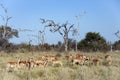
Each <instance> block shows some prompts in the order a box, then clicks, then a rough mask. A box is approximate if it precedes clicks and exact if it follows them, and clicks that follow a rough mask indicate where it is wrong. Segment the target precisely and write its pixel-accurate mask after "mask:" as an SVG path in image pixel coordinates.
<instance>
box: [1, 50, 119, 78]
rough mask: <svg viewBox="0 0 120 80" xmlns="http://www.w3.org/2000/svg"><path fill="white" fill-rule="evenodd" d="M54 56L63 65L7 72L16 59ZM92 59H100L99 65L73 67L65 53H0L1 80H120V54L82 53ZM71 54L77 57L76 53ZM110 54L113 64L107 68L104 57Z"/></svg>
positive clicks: (89, 64)
mask: <svg viewBox="0 0 120 80" xmlns="http://www.w3.org/2000/svg"><path fill="white" fill-rule="evenodd" d="M46 53H47V54H49V53H50V54H53V55H55V56H57V57H59V59H60V60H61V61H62V63H63V65H62V66H60V65H55V66H52V65H51V64H49V65H47V66H46V67H43V66H39V67H34V68H31V69H27V68H20V69H17V70H11V71H7V70H6V64H7V62H9V61H17V58H16V57H19V58H21V59H22V60H28V59H29V58H33V59H36V58H39V57H41V56H43V55H44V54H46ZM78 53H80V54H83V55H86V56H88V57H90V58H98V59H99V60H100V63H99V65H97V66H95V65H92V64H91V62H88V64H86V65H71V62H70V61H67V60H66V59H65V55H66V54H64V53H58V52H34V53H9V54H7V53H2V52H1V53H0V80H120V52H117V53H116V52H111V53H98V52H97V53H82V52H78ZM69 54H73V55H75V54H76V53H75V52H70V53H69ZM106 54H109V55H110V56H111V57H112V64H111V65H110V66H106V65H105V64H104V63H105V62H104V56H105V55H106Z"/></svg>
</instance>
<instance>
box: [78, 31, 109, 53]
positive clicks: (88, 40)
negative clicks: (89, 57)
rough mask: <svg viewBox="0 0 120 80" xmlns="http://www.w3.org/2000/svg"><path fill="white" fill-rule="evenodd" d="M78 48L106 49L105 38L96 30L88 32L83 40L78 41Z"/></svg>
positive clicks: (88, 49)
mask: <svg viewBox="0 0 120 80" xmlns="http://www.w3.org/2000/svg"><path fill="white" fill-rule="evenodd" d="M78 49H79V50H82V51H107V50H108V45H107V42H106V40H105V39H104V38H103V37H102V36H101V35H100V34H99V33H96V32H88V33H87V34H86V36H85V38H84V39H83V40H81V41H80V42H79V43H78Z"/></svg>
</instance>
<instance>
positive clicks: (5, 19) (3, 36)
mask: <svg viewBox="0 0 120 80" xmlns="http://www.w3.org/2000/svg"><path fill="white" fill-rule="evenodd" d="M0 6H1V7H2V8H3V10H4V12H5V15H4V16H2V15H0V16H1V17H2V19H3V21H4V26H3V31H4V32H3V34H2V38H3V39H7V36H6V33H7V30H6V27H7V26H8V21H9V20H10V19H11V18H12V17H9V16H8V10H7V8H5V7H4V6H3V4H0Z"/></svg>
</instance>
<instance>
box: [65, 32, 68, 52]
mask: <svg viewBox="0 0 120 80" xmlns="http://www.w3.org/2000/svg"><path fill="white" fill-rule="evenodd" d="M64 42H65V44H64V46H65V52H67V51H68V34H66V35H65V37H64Z"/></svg>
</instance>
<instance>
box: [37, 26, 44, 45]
mask: <svg viewBox="0 0 120 80" xmlns="http://www.w3.org/2000/svg"><path fill="white" fill-rule="evenodd" d="M38 36H39V40H40V42H41V45H44V42H45V28H44V29H43V30H39V31H38Z"/></svg>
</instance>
